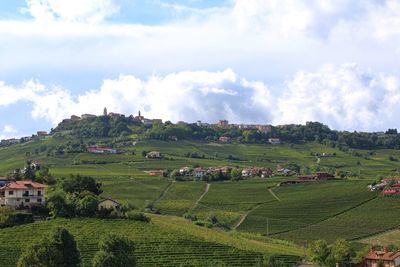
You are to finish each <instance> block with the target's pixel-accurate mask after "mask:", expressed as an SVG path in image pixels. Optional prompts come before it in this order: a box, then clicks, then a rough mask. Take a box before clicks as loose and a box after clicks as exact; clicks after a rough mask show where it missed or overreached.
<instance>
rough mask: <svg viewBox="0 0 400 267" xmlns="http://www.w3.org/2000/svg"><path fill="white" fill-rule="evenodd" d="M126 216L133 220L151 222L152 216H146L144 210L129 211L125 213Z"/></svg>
mask: <svg viewBox="0 0 400 267" xmlns="http://www.w3.org/2000/svg"><path fill="white" fill-rule="evenodd" d="M125 217H126V218H127V219H128V220H132V221H141V222H150V218H148V217H146V216H145V215H144V213H143V212H139V211H134V210H131V211H128V212H127V213H125Z"/></svg>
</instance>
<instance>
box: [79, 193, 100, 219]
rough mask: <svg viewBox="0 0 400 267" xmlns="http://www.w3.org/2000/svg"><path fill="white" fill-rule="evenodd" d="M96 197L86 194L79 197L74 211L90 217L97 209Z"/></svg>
mask: <svg viewBox="0 0 400 267" xmlns="http://www.w3.org/2000/svg"><path fill="white" fill-rule="evenodd" d="M98 203H99V201H98V199H97V197H95V196H93V195H86V196H84V197H83V198H81V199H79V200H78V201H77V204H76V212H77V213H78V215H80V216H84V217H92V216H94V215H95V214H96V212H97V210H98Z"/></svg>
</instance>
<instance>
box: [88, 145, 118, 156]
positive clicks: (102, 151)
mask: <svg viewBox="0 0 400 267" xmlns="http://www.w3.org/2000/svg"><path fill="white" fill-rule="evenodd" d="M87 151H88V152H89V153H95V154H117V150H116V149H113V148H111V147H98V146H88V147H87Z"/></svg>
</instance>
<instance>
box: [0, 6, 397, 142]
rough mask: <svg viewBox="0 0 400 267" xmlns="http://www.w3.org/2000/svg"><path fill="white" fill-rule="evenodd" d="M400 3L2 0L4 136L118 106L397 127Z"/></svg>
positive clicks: (207, 116) (0, 133)
mask: <svg viewBox="0 0 400 267" xmlns="http://www.w3.org/2000/svg"><path fill="white" fill-rule="evenodd" d="M398 62H400V0H203V1H201V0H175V1H166V0H140V1H139V0H68V1H65V0H1V1H0V139H4V138H10V137H21V136H27V135H31V134H32V133H34V132H36V131H38V130H50V129H51V128H54V127H55V126H56V125H57V124H58V123H59V122H60V121H61V120H62V119H64V118H68V117H70V116H71V115H81V114H84V113H91V114H101V113H102V111H103V108H104V107H107V109H108V110H109V111H113V112H119V113H124V114H127V115H129V114H136V113H137V112H138V111H139V110H141V111H142V113H143V114H144V115H145V116H146V117H148V118H160V119H163V120H171V121H173V122H177V121H181V120H182V121H188V122H194V121H197V120H201V121H204V122H215V121H217V120H218V119H227V120H229V121H230V122H232V123H263V124H274V125H278V124H289V123H301V124H303V123H305V122H307V121H320V122H322V123H324V124H327V125H328V126H329V127H331V128H333V129H337V130H348V131H354V130H357V131H382V130H386V129H388V128H400V120H398V118H399V117H400V76H399V74H400V65H399V64H398Z"/></svg>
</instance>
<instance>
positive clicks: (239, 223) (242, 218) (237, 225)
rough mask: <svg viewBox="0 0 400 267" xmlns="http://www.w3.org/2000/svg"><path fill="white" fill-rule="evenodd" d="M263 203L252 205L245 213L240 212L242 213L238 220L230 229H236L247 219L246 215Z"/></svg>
mask: <svg viewBox="0 0 400 267" xmlns="http://www.w3.org/2000/svg"><path fill="white" fill-rule="evenodd" d="M265 203H268V202H265ZM265 203H259V204H257V205H256V206H254V207H253V208H252V209H251V210H249V211H247V212H246V213H244V214H242V215H241V216H240V219H239V221H238V222H237V223H236V224H235V225H234V226H233V227H232V229H233V230H235V229H237V228H238V227H239V226H240V225H241V224H242V223H244V221H245V220H246V219H247V216H248V215H249V214H250V213H251V212H253V211H255V210H256V209H258V208H259V207H261V206H262V205H264V204H265Z"/></svg>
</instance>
